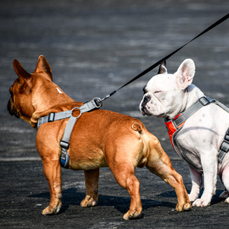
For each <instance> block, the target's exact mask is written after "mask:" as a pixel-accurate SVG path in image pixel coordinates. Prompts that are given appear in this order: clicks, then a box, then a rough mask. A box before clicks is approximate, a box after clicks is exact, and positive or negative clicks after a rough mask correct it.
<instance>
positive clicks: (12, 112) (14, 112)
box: [7, 97, 21, 118]
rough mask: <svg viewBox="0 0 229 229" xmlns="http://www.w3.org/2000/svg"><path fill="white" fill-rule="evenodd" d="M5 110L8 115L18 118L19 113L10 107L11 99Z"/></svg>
mask: <svg viewBox="0 0 229 229" xmlns="http://www.w3.org/2000/svg"><path fill="white" fill-rule="evenodd" d="M7 110H8V111H9V113H10V115H12V116H15V117H16V118H20V115H21V114H20V112H19V111H18V110H17V109H15V107H14V106H13V105H12V97H11V98H10V100H9V102H8V104H7Z"/></svg>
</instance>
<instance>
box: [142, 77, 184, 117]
mask: <svg viewBox="0 0 229 229" xmlns="http://www.w3.org/2000/svg"><path fill="white" fill-rule="evenodd" d="M143 92H144V96H143V99H142V101H141V103H140V106H139V108H140V111H141V112H142V114H143V115H148V116H150V115H154V116H156V117H160V118H167V117H170V116H171V115H173V113H176V112H177V110H178V109H180V107H181V104H182V92H181V91H180V90H179V89H178V88H177V84H176V78H175V77H174V75H173V74H167V73H165V74H159V75H156V76H154V77H152V78H151V80H150V81H149V82H148V83H147V85H146V86H145V87H144V89H143Z"/></svg>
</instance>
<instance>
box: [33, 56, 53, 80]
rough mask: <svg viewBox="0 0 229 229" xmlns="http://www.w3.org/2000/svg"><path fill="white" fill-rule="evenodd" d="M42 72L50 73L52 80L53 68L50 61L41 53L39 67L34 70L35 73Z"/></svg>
mask: <svg viewBox="0 0 229 229" xmlns="http://www.w3.org/2000/svg"><path fill="white" fill-rule="evenodd" d="M35 72H37V73H42V72H45V73H47V74H48V76H49V78H50V79H51V80H52V69H51V67H50V65H49V63H48V61H47V60H46V59H45V57H44V56H43V55H40V56H39V57H38V62H37V67H36V69H35V71H34V73H35Z"/></svg>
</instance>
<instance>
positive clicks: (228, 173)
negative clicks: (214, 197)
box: [219, 166, 229, 204]
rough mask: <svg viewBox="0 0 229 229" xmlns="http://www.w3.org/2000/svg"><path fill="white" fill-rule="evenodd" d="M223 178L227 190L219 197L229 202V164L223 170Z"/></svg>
mask: <svg viewBox="0 0 229 229" xmlns="http://www.w3.org/2000/svg"><path fill="white" fill-rule="evenodd" d="M221 179H222V182H223V184H224V186H225V188H226V190H225V191H224V192H223V193H221V194H220V196H219V197H220V198H222V199H225V202H226V203H228V204H229V166H227V167H226V168H225V169H224V170H223V173H222V178H221Z"/></svg>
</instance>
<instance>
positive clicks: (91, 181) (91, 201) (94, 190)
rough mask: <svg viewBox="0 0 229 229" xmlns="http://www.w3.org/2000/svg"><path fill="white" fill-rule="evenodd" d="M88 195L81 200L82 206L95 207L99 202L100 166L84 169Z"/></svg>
mask: <svg viewBox="0 0 229 229" xmlns="http://www.w3.org/2000/svg"><path fill="white" fill-rule="evenodd" d="M84 175H85V185H86V190H87V192H86V197H85V198H84V199H83V200H82V201H81V206H82V207H93V206H95V205H96V204H97V202H98V182H99V168H98V169H94V170H84Z"/></svg>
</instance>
